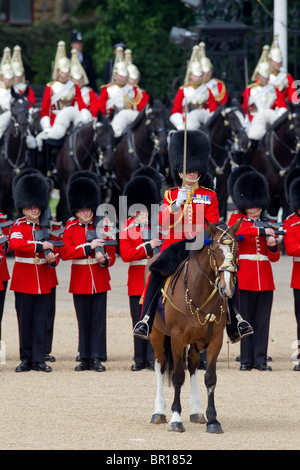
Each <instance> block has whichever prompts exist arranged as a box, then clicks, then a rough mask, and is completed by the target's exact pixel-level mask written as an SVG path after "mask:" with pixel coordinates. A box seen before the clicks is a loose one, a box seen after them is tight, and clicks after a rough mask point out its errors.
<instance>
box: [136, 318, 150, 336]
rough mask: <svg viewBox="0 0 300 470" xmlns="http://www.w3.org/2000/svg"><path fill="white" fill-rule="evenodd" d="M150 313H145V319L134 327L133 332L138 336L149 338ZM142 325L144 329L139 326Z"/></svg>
mask: <svg viewBox="0 0 300 470" xmlns="http://www.w3.org/2000/svg"><path fill="white" fill-rule="evenodd" d="M149 318H150V317H149V315H145V316H144V318H143V320H140V321H138V322H137V324H136V325H135V327H134V328H133V331H132V334H133V335H134V336H136V337H138V338H144V339H149V335H150V332H149V325H148V320H149ZM141 327H142V331H140V330H139V328H141Z"/></svg>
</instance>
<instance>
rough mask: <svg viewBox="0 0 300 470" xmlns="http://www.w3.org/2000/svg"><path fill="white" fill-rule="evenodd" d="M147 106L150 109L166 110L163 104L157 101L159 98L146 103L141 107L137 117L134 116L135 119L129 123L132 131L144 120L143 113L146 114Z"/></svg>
mask: <svg viewBox="0 0 300 470" xmlns="http://www.w3.org/2000/svg"><path fill="white" fill-rule="evenodd" d="M147 106H149V107H150V108H151V109H154V110H155V111H158V112H159V111H160V110H166V108H165V106H164V104H163V103H162V102H161V101H159V100H153V101H152V103H150V102H149V103H148V104H147V105H146V106H145V107H144V108H143V109H142V111H141V112H140V113H139V114H138V115H137V117H136V118H135V120H134V121H133V123H132V124H130V126H129V128H130V129H131V130H132V131H134V130H135V129H136V128H137V127H139V125H140V124H141V123H142V122H143V121H144V119H145V118H146V116H145V114H146V108H147Z"/></svg>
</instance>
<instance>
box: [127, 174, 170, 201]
mask: <svg viewBox="0 0 300 470" xmlns="http://www.w3.org/2000/svg"><path fill="white" fill-rule="evenodd" d="M135 176H147V177H148V178H150V179H152V181H153V182H154V183H155V185H156V189H157V203H159V202H160V201H161V199H162V183H163V181H164V176H163V175H162V174H161V173H159V171H157V170H156V169H155V168H152V167H151V166H142V167H141V168H139V169H138V170H136V171H135V172H134V173H132V177H131V178H134V177H135Z"/></svg>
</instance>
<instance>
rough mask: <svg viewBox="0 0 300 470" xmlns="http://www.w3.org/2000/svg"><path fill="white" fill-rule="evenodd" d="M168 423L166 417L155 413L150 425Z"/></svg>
mask: <svg viewBox="0 0 300 470" xmlns="http://www.w3.org/2000/svg"><path fill="white" fill-rule="evenodd" d="M166 422H167V418H166V415H161V414H159V413H155V414H153V415H152V418H151V421H150V423H153V424H165V423H166Z"/></svg>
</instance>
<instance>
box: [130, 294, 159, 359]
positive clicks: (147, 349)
mask: <svg viewBox="0 0 300 470" xmlns="http://www.w3.org/2000/svg"><path fill="white" fill-rule="evenodd" d="M140 298H141V296H140V295H131V296H130V297H129V305H130V314H131V318H132V326H135V325H136V323H137V322H138V321H140V319H141V310H142V305H141V304H140V303H139V302H140ZM133 344H134V362H135V363H136V364H146V362H149V361H153V355H154V352H153V348H152V345H151V343H150V341H145V340H144V339H142V338H138V337H137V336H134V337H133Z"/></svg>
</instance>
